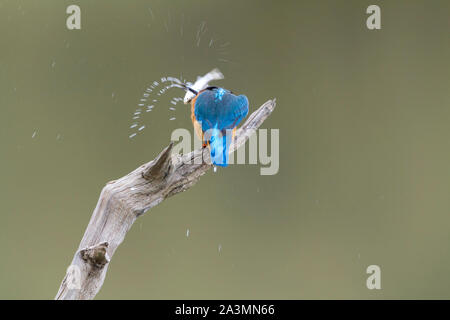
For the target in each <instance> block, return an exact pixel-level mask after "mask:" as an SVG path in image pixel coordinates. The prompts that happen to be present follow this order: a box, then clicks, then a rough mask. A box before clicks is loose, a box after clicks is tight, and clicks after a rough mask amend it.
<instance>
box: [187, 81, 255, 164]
mask: <svg viewBox="0 0 450 320" xmlns="http://www.w3.org/2000/svg"><path fill="white" fill-rule="evenodd" d="M185 90H186V91H188V92H190V93H192V94H193V95H191V96H193V97H192V98H191V99H187V100H186V99H185V103H189V102H190V104H191V120H192V123H193V125H194V130H195V133H196V134H197V136H198V137H199V139H200V140H201V141H202V145H203V147H204V148H205V147H209V149H210V156H211V162H212V164H213V165H216V166H221V167H226V166H227V165H228V156H229V148H230V145H231V141H232V140H233V139H234V136H235V134H236V128H237V126H238V125H239V123H240V122H241V121H242V120H243V119H244V118H245V117H246V116H247V114H248V99H247V97H246V96H245V95H243V94H241V95H235V94H233V93H232V92H231V91H229V90H226V89H224V88H220V87H211V86H209V87H206V88H205V89H202V90H200V91H196V90H194V89H192V88H190V87H187V86H186V87H185ZM230 132H231V133H232V134H231V137H230Z"/></svg>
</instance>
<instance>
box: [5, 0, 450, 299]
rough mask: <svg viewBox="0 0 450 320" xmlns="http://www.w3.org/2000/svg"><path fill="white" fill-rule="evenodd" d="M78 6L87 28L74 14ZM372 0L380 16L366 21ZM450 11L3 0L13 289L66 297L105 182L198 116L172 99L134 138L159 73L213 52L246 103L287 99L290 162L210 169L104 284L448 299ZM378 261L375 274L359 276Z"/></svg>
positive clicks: (410, 4)
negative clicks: (64, 286) (63, 291)
mask: <svg viewBox="0 0 450 320" xmlns="http://www.w3.org/2000/svg"><path fill="white" fill-rule="evenodd" d="M70 4H77V5H79V6H80V7H81V26H82V29H81V30H74V31H70V30H68V29H67V28H66V18H67V16H68V15H67V14H66V8H67V6H68V5H70ZM370 4H378V5H379V6H380V7H381V22H382V29H381V30H378V31H370V30H368V29H367V28H366V18H367V16H368V15H367V14H366V8H367V7H368V6H369V5H370ZM449 14H450V2H448V1H365V0H364V1H361V0H358V1H356V0H355V1H323V0H322V1H232V2H231V1H197V0H196V1H182V0H179V1H111V0H96V1H87V0H83V1H56V0H53V1H49V0H47V1H31V0H28V1H19V0H14V1H12V0H10V1H0V146H1V158H0V159H1V162H0V177H1V180H2V181H1V184H0V202H1V205H0V208H1V209H0V210H1V218H0V252H1V255H0V298H9V299H22V298H30V299H52V298H54V296H55V294H56V292H57V289H58V287H59V284H60V282H61V280H62V278H63V276H64V273H65V269H66V268H67V266H68V264H69V263H70V261H71V260H72V257H73V254H74V252H75V250H76V249H77V247H78V244H79V241H80V240H81V237H82V235H83V233H84V230H85V227H86V226H87V223H88V221H89V218H90V216H91V213H92V211H93V209H94V207H95V205H96V202H97V199H98V196H99V193H100V191H101V189H102V187H103V186H104V185H105V183H106V182H107V181H110V180H113V179H116V178H119V177H121V176H123V175H125V174H127V173H128V172H130V171H132V170H134V169H135V168H136V167H138V166H139V165H141V164H142V163H144V162H147V161H149V160H151V159H153V158H154V157H155V156H156V155H157V154H158V153H159V152H160V151H161V150H162V148H163V147H165V146H166V145H167V144H168V142H169V139H170V134H171V132H172V130H173V129H175V128H180V127H181V128H188V129H189V130H191V131H192V125H191V123H190V117H189V107H187V106H184V105H179V106H178V107H177V111H169V110H168V106H171V105H170V104H169V100H168V99H169V98H167V101H166V103H165V104H164V103H161V104H160V105H158V106H157V107H155V111H154V112H152V113H147V114H145V118H143V119H144V124H145V125H146V129H145V130H144V131H143V132H142V133H141V134H140V135H138V136H136V137H135V138H134V139H129V138H128V136H129V135H130V133H131V131H130V129H129V126H130V124H131V117H132V114H133V112H134V111H135V109H136V107H137V104H138V103H139V99H140V98H141V95H142V93H143V91H144V90H145V88H146V87H147V85H149V84H150V83H152V82H153V81H154V80H159V79H160V78H161V77H163V76H175V77H179V76H180V75H182V76H183V77H184V78H186V79H188V80H195V78H196V76H197V75H200V74H204V73H206V72H208V71H209V70H211V69H212V68H214V67H218V68H219V69H220V70H221V71H222V72H223V73H224V74H225V77H226V79H225V80H223V81H221V82H217V84H220V85H221V86H224V87H226V88H229V89H232V90H233V91H235V92H238V93H245V94H246V95H247V96H248V97H249V100H250V104H251V106H250V110H251V111H253V110H255V109H256V108H257V107H258V106H259V105H261V104H262V103H263V102H265V101H266V100H268V99H270V98H273V97H276V98H277V102H278V105H277V109H276V110H275V112H274V113H273V114H272V115H271V117H270V118H269V119H268V120H267V121H266V122H265V123H264V124H263V127H264V128H279V129H280V170H279V173H278V174H277V175H274V176H261V175H260V174H259V172H260V166H258V165H246V166H242V165H241V166H232V167H230V168H227V169H221V170H219V171H218V172H217V173H213V172H212V171H210V172H208V173H207V174H206V175H205V176H204V177H203V178H202V179H201V180H200V182H199V183H198V184H197V185H196V186H195V187H193V188H192V189H190V190H189V191H187V192H184V193H182V194H179V195H177V196H175V197H173V198H170V199H169V200H167V201H164V202H163V203H162V204H160V205H159V206H157V207H155V208H154V209H152V210H151V211H149V212H148V213H147V214H145V215H144V216H142V217H140V218H139V219H138V220H137V222H136V223H135V225H134V226H133V228H132V229H131V230H130V232H129V233H128V235H127V237H126V239H125V241H124V243H123V244H122V245H121V246H120V247H119V249H118V250H117V251H116V254H115V256H114V258H113V260H112V262H111V264H110V267H109V271H108V274H107V277H106V280H105V283H104V286H103V288H102V290H101V291H100V293H99V295H98V296H97V298H99V299H108V298H124V299H132V298H136V299H198V298H202V299H216V298H220V299H222V298H223V299H229V298H234V299H250V298H255V299H304V298H323V299H328V298H343V299H347V298H363V299H379V298H387V299H393V298H425V299H428V298H450V276H449V270H450V233H449V229H450V197H449V192H450V171H449V163H450V148H449V138H450V127H449V120H450V108H449V106H450V94H449V85H450V77H449V70H450V68H449V67H450V63H449V57H450V50H449V49H450V41H449V30H450V28H449V27H450V22H449ZM202 22H205V23H206V32H205V33H204V35H202V38H201V41H200V44H199V45H198V46H197V42H196V41H197V40H196V34H197V30H198V28H199V25H201V23H202ZM181 29H182V30H183V31H181ZM210 39H214V40H215V42H214V45H213V46H212V47H209V46H208V44H209V41H210ZM171 94H172V93H171ZM173 94H178V96H182V93H181V92H176V91H174V92H173ZM171 116H175V117H176V120H174V121H169V120H168V119H169V117H171ZM35 132H36V133H35ZM34 133H35V135H34V138H32V135H33V134H34ZM187 229H189V232H190V235H189V237H186V231H187ZM219 246H220V247H221V251H220V252H219V249H218V248H219ZM371 264H376V265H379V266H380V267H381V286H382V289H381V290H368V289H367V288H366V278H367V276H368V275H367V274H366V268H367V266H369V265H371Z"/></svg>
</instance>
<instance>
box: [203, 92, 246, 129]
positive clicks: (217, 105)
mask: <svg viewBox="0 0 450 320" xmlns="http://www.w3.org/2000/svg"><path fill="white" fill-rule="evenodd" d="M215 91H216V90H206V91H203V92H201V93H200V94H199V95H198V96H197V99H196V101H195V118H196V120H197V121H199V122H201V124H202V130H203V131H207V130H209V129H213V128H216V129H219V130H226V129H233V128H235V127H236V126H237V125H238V124H239V123H240V122H241V121H242V119H244V118H245V117H246V116H247V114H248V99H247V97H246V96H245V95H240V96H235V95H234V94H232V93H229V92H227V93H225V94H224V95H223V97H222V99H220V100H218V99H216V92H215Z"/></svg>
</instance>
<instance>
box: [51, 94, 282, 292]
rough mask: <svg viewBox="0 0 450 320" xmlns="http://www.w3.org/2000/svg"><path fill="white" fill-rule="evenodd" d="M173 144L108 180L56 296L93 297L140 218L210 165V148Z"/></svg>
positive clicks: (267, 110) (255, 119)
mask: <svg viewBox="0 0 450 320" xmlns="http://www.w3.org/2000/svg"><path fill="white" fill-rule="evenodd" d="M274 108H275V99H274V100H269V101H267V102H266V103H264V104H263V105H262V106H261V107H260V108H259V109H258V110H256V111H255V112H253V113H252V114H251V115H250V116H249V118H248V119H247V121H246V122H245V123H244V125H243V126H242V127H241V128H240V129H238V130H237V132H236V138H235V140H234V141H233V142H232V145H231V147H230V149H231V152H233V151H235V150H236V149H237V148H239V147H240V146H241V145H243V144H245V142H246V141H247V139H248V138H249V137H250V135H252V134H253V133H254V132H255V130H257V129H258V128H259V126H260V125H261V124H262V123H263V122H264V120H265V119H266V118H267V117H268V116H269V115H270V114H271V113H272V111H273V110H274ZM172 146H173V143H171V144H170V145H169V146H168V147H166V148H165V149H164V150H163V151H162V152H161V153H160V154H159V155H158V157H156V158H155V159H154V160H152V161H150V162H148V163H146V164H144V165H142V166H140V167H139V168H137V169H136V170H134V171H133V172H131V173H129V174H127V175H126V176H124V177H122V178H120V179H118V180H115V181H111V182H108V183H107V184H106V186H105V187H104V188H103V190H102V192H101V194H100V198H99V200H98V202H97V206H96V208H95V209H94V212H93V214H92V216H91V220H90V221H89V224H88V226H87V228H86V231H85V233H84V236H83V239H82V240H81V243H80V245H79V248H78V250H77V251H76V252H75V255H74V257H73V260H72V264H71V266H70V267H69V269H68V271H67V273H66V276H65V277H64V279H63V281H62V283H61V286H60V288H59V291H58V294H57V295H56V297H55V299H61V300H68V299H75V300H78V299H93V298H94V297H95V295H96V294H97V293H98V292H99V290H100V288H101V286H102V285H103V281H104V279H105V276H106V271H107V270H108V263H109V261H110V259H111V257H112V256H113V255H114V252H115V251H116V249H117V247H118V246H119V245H120V244H121V243H122V241H123V239H124V238H125V235H126V233H127V231H128V230H129V229H130V228H131V226H132V225H133V223H134V221H135V220H136V218H137V217H139V216H140V215H142V214H143V213H145V212H147V211H148V210H149V209H150V208H153V207H154V206H156V205H157V204H159V203H160V202H162V201H163V200H164V199H166V198H167V197H170V196H172V195H174V194H177V193H179V192H182V191H185V190H187V189H189V188H190V187H191V186H193V185H194V184H195V183H196V182H197V181H198V180H199V178H200V176H202V175H203V174H204V173H205V172H206V171H207V170H208V169H210V168H211V164H210V158H209V151H208V149H199V150H195V151H192V152H190V153H188V154H186V155H178V154H171V151H172ZM202 159H203V160H202ZM189 160H191V162H190V163H189Z"/></svg>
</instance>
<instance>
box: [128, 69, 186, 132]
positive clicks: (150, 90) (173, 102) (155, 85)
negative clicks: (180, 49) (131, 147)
mask: <svg viewBox="0 0 450 320" xmlns="http://www.w3.org/2000/svg"><path fill="white" fill-rule="evenodd" d="M190 85H192V84H191V83H190V82H187V81H186V80H183V79H179V78H176V77H169V76H167V77H162V78H161V79H159V81H153V82H152V83H151V84H150V85H149V86H148V87H147V88H145V90H144V93H143V94H142V97H141V98H140V99H139V101H138V104H137V106H138V108H137V109H136V110H135V111H134V112H133V115H132V118H131V120H132V124H131V125H130V129H133V131H134V132H133V133H132V134H130V135H129V136H128V137H129V138H130V139H132V138H134V137H136V136H137V134H138V133H140V132H142V131H143V130H144V128H145V127H146V126H145V125H144V124H143V123H142V122H141V120H142V119H141V117H142V116H143V115H144V114H145V113H147V112H151V111H153V109H154V108H155V106H157V105H158V104H159V103H160V99H161V97H162V96H163V95H165V94H166V93H167V92H168V91H169V89H172V88H182V89H183V88H184V87H185V86H190ZM173 92H175V91H173ZM176 93H177V94H181V95H184V92H183V91H181V90H179V91H177V92H176ZM182 101H183V98H182V97H181V96H175V97H172V98H171V99H170V106H168V109H169V110H170V111H171V112H173V111H176V110H177V109H176V107H177V105H178V103H179V102H182ZM144 111H145V112H144ZM175 119H176V117H173V116H171V117H170V118H169V120H170V121H173V120H175Z"/></svg>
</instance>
